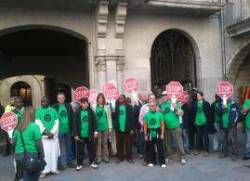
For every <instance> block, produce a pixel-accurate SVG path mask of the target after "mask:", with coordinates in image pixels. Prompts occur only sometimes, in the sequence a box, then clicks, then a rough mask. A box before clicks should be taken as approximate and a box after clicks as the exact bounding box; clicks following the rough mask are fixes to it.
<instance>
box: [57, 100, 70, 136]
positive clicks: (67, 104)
mask: <svg viewBox="0 0 250 181" xmlns="http://www.w3.org/2000/svg"><path fill="white" fill-rule="evenodd" d="M52 107H53V108H54V109H55V110H56V111H57V112H58V111H59V104H55V105H53V106H52ZM65 107H66V110H67V114H68V119H69V129H70V133H71V134H72V133H73V124H74V116H73V110H72V107H71V105H70V104H69V103H65Z"/></svg>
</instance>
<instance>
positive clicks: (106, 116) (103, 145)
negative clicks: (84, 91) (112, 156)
mask: <svg viewBox="0 0 250 181" xmlns="http://www.w3.org/2000/svg"><path fill="white" fill-rule="evenodd" d="M96 103H97V105H96V106H95V107H93V109H94V112H95V118H96V130H97V132H98V136H97V145H96V162H97V163H100V162H101V161H104V162H105V163H108V162H109V150H108V138H109V137H110V136H111V131H112V118H111V109H110V106H109V105H107V104H106V100H105V96H104V95H103V94H102V93H99V94H98V95H97V98H96ZM110 141H111V140H110Z"/></svg>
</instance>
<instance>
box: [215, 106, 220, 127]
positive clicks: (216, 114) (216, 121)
mask: <svg viewBox="0 0 250 181" xmlns="http://www.w3.org/2000/svg"><path fill="white" fill-rule="evenodd" d="M219 105H220V104H219V103H218V102H216V103H215V114H214V122H215V123H219V122H220V115H218V113H217V111H216V110H217V109H218V107H219Z"/></svg>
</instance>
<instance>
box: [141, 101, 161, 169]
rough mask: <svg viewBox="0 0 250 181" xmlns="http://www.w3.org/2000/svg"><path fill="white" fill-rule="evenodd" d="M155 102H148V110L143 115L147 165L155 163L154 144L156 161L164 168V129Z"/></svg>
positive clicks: (150, 165)
mask: <svg viewBox="0 0 250 181" xmlns="http://www.w3.org/2000/svg"><path fill="white" fill-rule="evenodd" d="M156 110H157V105H156V103H155V102H150V103H149V111H148V112H147V113H146V114H145V116H144V135H145V148H146V155H145V161H146V162H147V163H148V165H147V166H149V167H152V166H154V165H156V164H157V161H156V152H155V146H156V147H157V155H158V158H159V159H158V162H159V165H160V166H161V167H162V168H166V164H165V153H164V145H163V139H164V131H165V124H164V118H163V115H162V114H161V113H160V112H158V111H156Z"/></svg>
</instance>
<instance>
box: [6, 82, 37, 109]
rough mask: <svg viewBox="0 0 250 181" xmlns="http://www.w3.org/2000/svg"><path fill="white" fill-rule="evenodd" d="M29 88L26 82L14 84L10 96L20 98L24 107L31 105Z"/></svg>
mask: <svg viewBox="0 0 250 181" xmlns="http://www.w3.org/2000/svg"><path fill="white" fill-rule="evenodd" d="M31 91H32V90H31V87H30V85H29V84H27V83H26V82H23V81H20V82H16V83H14V84H13V85H12V86H11V89H10V96H11V97H13V96H18V97H22V98H23V100H24V104H25V106H29V105H32V92H31Z"/></svg>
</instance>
